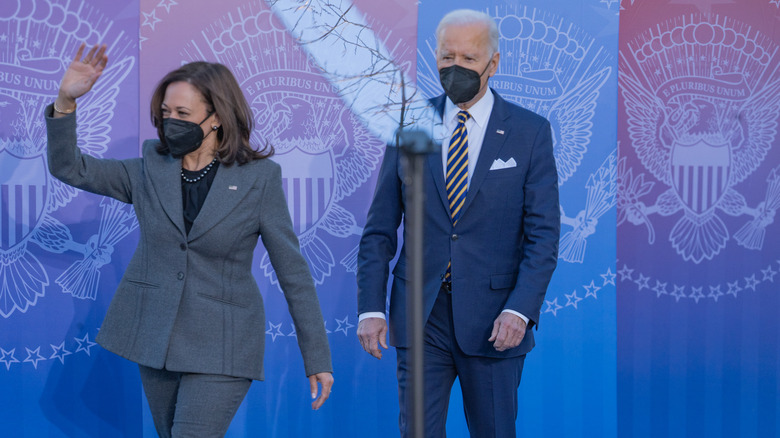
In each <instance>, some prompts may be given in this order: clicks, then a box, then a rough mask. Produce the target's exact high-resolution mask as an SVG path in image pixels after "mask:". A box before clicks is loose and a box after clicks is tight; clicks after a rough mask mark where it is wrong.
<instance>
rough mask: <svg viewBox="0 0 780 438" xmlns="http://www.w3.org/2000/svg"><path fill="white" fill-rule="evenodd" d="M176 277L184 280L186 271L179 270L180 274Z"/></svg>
mask: <svg viewBox="0 0 780 438" xmlns="http://www.w3.org/2000/svg"><path fill="white" fill-rule="evenodd" d="M176 278H178V279H179V280H184V272H179V273H178V274H176Z"/></svg>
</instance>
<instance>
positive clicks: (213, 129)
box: [211, 126, 219, 131]
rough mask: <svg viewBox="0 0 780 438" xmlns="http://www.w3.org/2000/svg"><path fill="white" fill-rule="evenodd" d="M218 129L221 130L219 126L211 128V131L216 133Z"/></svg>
mask: <svg viewBox="0 0 780 438" xmlns="http://www.w3.org/2000/svg"><path fill="white" fill-rule="evenodd" d="M217 129H219V126H212V127H211V130H212V131H216V130H217Z"/></svg>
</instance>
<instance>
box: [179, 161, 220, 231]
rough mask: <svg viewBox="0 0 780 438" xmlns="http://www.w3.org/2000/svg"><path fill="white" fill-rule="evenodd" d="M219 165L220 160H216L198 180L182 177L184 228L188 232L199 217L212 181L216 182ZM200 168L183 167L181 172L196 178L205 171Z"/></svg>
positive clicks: (184, 175)
mask: <svg viewBox="0 0 780 438" xmlns="http://www.w3.org/2000/svg"><path fill="white" fill-rule="evenodd" d="M218 167H219V161H215V162H214V165H213V166H211V169H210V170H209V171H208V173H206V175H205V176H204V177H203V178H201V179H199V180H198V181H196V182H187V181H185V179H184V178H182V179H181V198H182V201H183V207H184V228H185V229H186V230H187V234H189V233H190V228H192V223H193V222H195V218H196V217H198V213H200V209H201V207H203V203H204V202H205V201H206V195H208V194H209V189H210V188H211V183H212V182H214V175H216V174H217V168H218ZM204 169H205V167H204V168H203V169H200V170H187V169H184V168H182V169H181V172H182V175H183V177H186V178H187V179H190V180H193V179H196V178H197V177H198V176H200V174H201V173H202V172H203V170H204Z"/></svg>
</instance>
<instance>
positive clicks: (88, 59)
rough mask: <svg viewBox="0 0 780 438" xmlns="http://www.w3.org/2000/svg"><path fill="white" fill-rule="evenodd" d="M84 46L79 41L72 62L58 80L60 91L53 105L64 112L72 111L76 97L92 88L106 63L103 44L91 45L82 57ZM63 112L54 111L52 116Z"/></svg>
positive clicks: (106, 57)
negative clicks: (79, 44)
mask: <svg viewBox="0 0 780 438" xmlns="http://www.w3.org/2000/svg"><path fill="white" fill-rule="evenodd" d="M85 47H86V44H84V43H81V46H79V50H78V52H76V56H75V57H74V58H73V62H71V63H70V65H69V66H68V69H67V70H65V74H64V75H63V76H62V81H61V82H60V91H59V94H58V95H57V101H56V102H55V104H56V105H55V106H56V108H58V109H60V110H62V111H65V113H68V112H72V111H71V110H73V109H75V108H76V99H77V98H79V97H81V96H83V95H84V94H85V93H86V92H87V91H89V90H91V89H92V86H93V85H95V82H96V81H97V80H98V78H99V77H100V75H101V73H103V69H104V68H106V64H107V63H108V56H106V45H105V44H103V45H101V46H98V45H94V46H92V48H91V49H89V52H87V54H86V56H84V57H83V58H82V55H83V54H84V48H85ZM65 113H58V112H57V111H55V114H54V116H55V117H57V116H61V115H64V114H65Z"/></svg>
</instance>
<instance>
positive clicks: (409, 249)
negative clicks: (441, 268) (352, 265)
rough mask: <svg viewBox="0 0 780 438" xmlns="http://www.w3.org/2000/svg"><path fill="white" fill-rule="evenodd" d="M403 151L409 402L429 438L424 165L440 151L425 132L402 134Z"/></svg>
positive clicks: (420, 431)
mask: <svg viewBox="0 0 780 438" xmlns="http://www.w3.org/2000/svg"><path fill="white" fill-rule="evenodd" d="M398 143H399V144H400V146H401V151H402V156H401V160H402V167H403V184H404V185H405V186H406V210H405V213H404V214H405V215H406V221H405V225H404V226H405V228H404V229H405V239H406V240H405V243H404V246H405V248H406V269H407V272H406V274H407V278H408V283H407V296H406V308H407V309H408V312H409V313H408V315H407V336H408V339H407V343H408V346H409V374H408V376H409V381H408V382H407V394H409V395H411V396H410V397H408V398H407V402H411V409H410V410H409V412H410V415H409V422H410V423H409V424H410V425H411V427H410V430H411V432H412V433H411V436H412V437H414V438H425V410H424V406H425V404H424V398H425V383H424V377H423V376H424V367H423V343H424V338H423V333H424V329H425V323H424V321H423V262H424V260H423V239H424V231H423V221H424V217H425V205H424V202H425V191H424V183H423V166H424V165H425V157H426V156H427V155H428V154H431V153H434V152H436V151H437V150H438V149H439V148H438V147H437V145H436V144H435V143H434V142H433V140H432V139H431V137H430V135H428V134H427V133H425V132H422V131H404V130H401V131H399V132H398Z"/></svg>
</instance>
